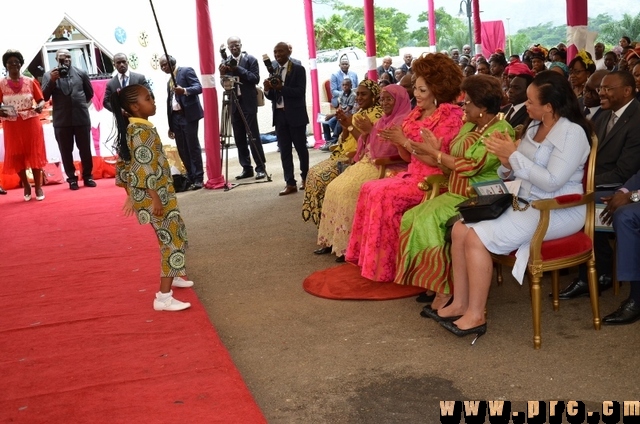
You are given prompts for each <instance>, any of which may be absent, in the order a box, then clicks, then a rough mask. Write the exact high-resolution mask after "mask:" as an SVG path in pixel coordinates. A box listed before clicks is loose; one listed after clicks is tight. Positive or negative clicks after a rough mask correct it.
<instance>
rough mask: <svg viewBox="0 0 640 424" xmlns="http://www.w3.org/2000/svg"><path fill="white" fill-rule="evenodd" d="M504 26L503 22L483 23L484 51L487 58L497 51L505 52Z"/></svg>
mask: <svg viewBox="0 0 640 424" xmlns="http://www.w3.org/2000/svg"><path fill="white" fill-rule="evenodd" d="M504 40H505V33H504V24H503V23H502V21H486V22H483V23H482V50H483V52H484V53H483V54H484V55H485V56H486V57H489V55H491V54H493V53H494V52H495V51H496V50H497V49H501V50H503V51H504Z"/></svg>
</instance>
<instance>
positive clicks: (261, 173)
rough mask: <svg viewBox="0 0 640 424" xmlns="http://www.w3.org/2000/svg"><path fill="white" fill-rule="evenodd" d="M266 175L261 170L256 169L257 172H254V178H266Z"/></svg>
mask: <svg viewBox="0 0 640 424" xmlns="http://www.w3.org/2000/svg"><path fill="white" fill-rule="evenodd" d="M266 176H267V174H265V173H264V172H262V171H257V172H256V180H261V179H263V178H266Z"/></svg>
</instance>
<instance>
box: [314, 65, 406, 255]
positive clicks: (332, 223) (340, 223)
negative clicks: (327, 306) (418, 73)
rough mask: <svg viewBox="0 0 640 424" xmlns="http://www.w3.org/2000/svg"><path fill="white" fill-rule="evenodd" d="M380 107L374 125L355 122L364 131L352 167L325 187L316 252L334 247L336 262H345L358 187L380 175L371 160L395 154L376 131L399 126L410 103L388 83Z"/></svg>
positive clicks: (365, 122) (381, 96) (367, 122)
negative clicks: (380, 111) (381, 114)
mask: <svg viewBox="0 0 640 424" xmlns="http://www.w3.org/2000/svg"><path fill="white" fill-rule="evenodd" d="M383 75H385V74H383ZM380 104H381V106H382V110H383V111H384V116H383V117H382V118H380V120H378V122H376V123H375V124H374V123H372V122H371V121H369V120H368V119H367V118H364V117H362V118H360V117H357V118H356V119H355V120H356V122H357V124H358V126H360V127H361V128H362V129H363V131H364V132H365V134H363V135H361V136H360V138H359V139H358V151H357V152H356V156H355V157H354V161H355V164H353V165H351V166H349V167H348V168H347V169H346V170H345V171H344V172H343V173H342V174H340V175H339V176H338V177H337V178H336V179H335V180H333V181H332V182H331V184H329V185H328V186H327V191H326V193H325V195H324V203H323V204H322V219H321V220H320V227H319V229H318V245H320V246H322V247H321V248H320V249H318V250H316V251H315V253H317V254H322V253H330V252H331V251H332V249H331V247H332V246H333V253H335V254H336V256H338V259H336V261H337V262H343V261H344V253H345V251H346V250H347V244H348V243H349V235H350V234H351V222H352V221H353V215H354V213H355V211H356V201H357V200H358V193H360V187H362V184H364V183H365V182H367V181H370V180H373V179H376V178H378V175H379V173H380V170H379V169H378V167H377V166H376V165H375V164H374V163H373V161H374V160H375V159H377V158H382V157H391V156H394V155H398V148H397V147H396V146H395V144H392V143H390V142H388V141H386V140H382V139H381V138H380V136H379V134H378V132H379V131H380V130H382V129H385V128H389V127H391V126H392V125H400V124H402V121H403V120H404V118H406V116H407V115H408V114H409V112H411V101H410V100H409V95H408V94H407V90H405V89H404V87H400V86H399V85H397V84H391V85H389V86H387V87H384V88H383V89H382V92H381V93H380ZM405 168H406V166H405Z"/></svg>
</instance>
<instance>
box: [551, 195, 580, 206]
mask: <svg viewBox="0 0 640 424" xmlns="http://www.w3.org/2000/svg"><path fill="white" fill-rule="evenodd" d="M554 199H556V202H558V203H559V204H561V205H562V204H563V203H571V202H577V201H578V200H580V199H582V194H565V195H562V196H558V197H555V198H554Z"/></svg>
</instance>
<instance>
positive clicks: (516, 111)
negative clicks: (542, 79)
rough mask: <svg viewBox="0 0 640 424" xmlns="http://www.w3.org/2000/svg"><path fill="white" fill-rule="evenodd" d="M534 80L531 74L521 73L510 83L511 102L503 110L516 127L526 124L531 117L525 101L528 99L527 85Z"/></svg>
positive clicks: (509, 96)
mask: <svg viewBox="0 0 640 424" xmlns="http://www.w3.org/2000/svg"><path fill="white" fill-rule="evenodd" d="M532 81H533V77H532V76H531V75H529V74H521V75H517V76H516V77H514V78H513V79H511V83H509V90H508V91H507V97H508V98H509V104H508V105H507V106H506V107H505V108H504V109H503V110H502V112H504V114H505V120H506V121H507V122H509V124H511V126H512V127H514V128H515V127H517V126H518V125H521V124H522V125H524V123H525V121H526V120H527V118H528V117H529V114H528V113H527V108H526V107H525V106H524V102H526V101H527V87H529V84H531V82H532Z"/></svg>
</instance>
